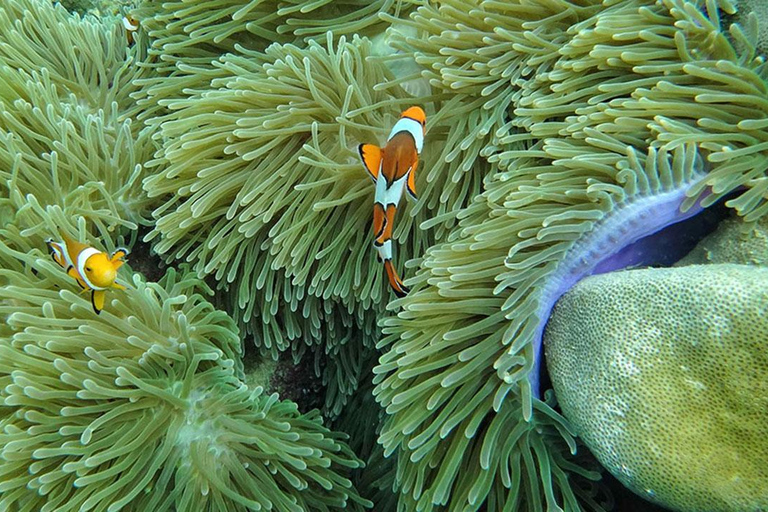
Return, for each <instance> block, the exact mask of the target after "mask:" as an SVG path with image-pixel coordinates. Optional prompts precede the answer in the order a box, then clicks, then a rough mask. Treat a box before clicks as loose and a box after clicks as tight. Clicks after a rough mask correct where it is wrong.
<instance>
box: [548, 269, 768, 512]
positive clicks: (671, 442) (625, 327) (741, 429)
mask: <svg viewBox="0 0 768 512" xmlns="http://www.w3.org/2000/svg"><path fill="white" fill-rule="evenodd" d="M766 287H768V268H763V267H755V266H746V265H732V264H716V265H702V266H686V267H680V268H674V269H645V270H632V271H625V272H615V273H610V274H604V275H601V276H594V277H590V278H588V279H585V280H584V281H582V282H581V283H579V284H578V285H576V287H574V288H573V290H571V291H569V292H568V293H567V294H566V295H565V296H563V298H562V299H560V301H559V302H558V304H557V306H556V308H555V311H554V312H553V314H552V317H551V318H550V320H549V323H548V326H547V334H546V349H547V364H548V367H549V370H550V375H551V378H552V383H553V386H554V388H555V391H556V393H557V398H558V401H559V403H560V406H561V408H562V410H563V413H564V414H565V416H566V417H567V418H568V420H569V421H570V422H571V424H572V425H573V428H574V429H575V431H576V432H577V433H578V435H579V437H581V438H582V439H583V440H584V442H585V443H586V444H587V445H588V446H589V448H590V450H591V451H592V453H594V454H595V456H596V457H597V458H598V460H600V462H601V463H602V464H603V465H604V466H605V467H606V468H608V470H609V471H611V473H613V474H614V475H615V476H616V477H617V478H618V479H619V480H620V481H622V482H623V483H624V484H625V485H627V486H628V487H629V488H630V489H632V490H634V491H635V492H636V493H637V494H639V495H641V496H643V497H645V498H647V499H649V500H651V501H654V502H656V503H660V504H662V505H664V506H666V507H668V508H670V509H672V510H680V511H696V510H710V511H713V512H714V511H734V512H736V511H744V510H762V509H765V508H766V507H768V498H766V496H768V472H767V471H766V468H765V464H764V461H765V460H766V457H768V442H767V441H766V439H767V436H766V435H767V434H768V427H766V425H767V424H768V412H766V411H768V409H767V408H766V405H768V387H767V386H766V377H767V376H768V356H766V353H765V340H766V339H768V321H766V319H767V318H768V315H766V312H768V296H766V294H765V290H766ZM585 376H588V378H585Z"/></svg>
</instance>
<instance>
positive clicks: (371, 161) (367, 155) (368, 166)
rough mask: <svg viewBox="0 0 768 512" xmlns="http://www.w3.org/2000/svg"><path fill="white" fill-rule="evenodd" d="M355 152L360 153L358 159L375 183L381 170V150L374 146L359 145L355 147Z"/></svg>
mask: <svg viewBox="0 0 768 512" xmlns="http://www.w3.org/2000/svg"><path fill="white" fill-rule="evenodd" d="M357 152H358V153H360V159H361V160H362V161H363V166H365V170H366V171H368V174H369V175H370V176H371V179H372V180H373V182H374V183H376V180H377V179H378V178H379V169H380V168H381V148H380V147H379V146H377V145H375V144H360V145H359V146H357Z"/></svg>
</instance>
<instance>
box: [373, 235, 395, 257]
mask: <svg viewBox="0 0 768 512" xmlns="http://www.w3.org/2000/svg"><path fill="white" fill-rule="evenodd" d="M376 250H377V251H378V253H379V258H381V259H382V260H391V259H392V239H389V240H386V241H385V242H384V243H383V244H381V245H377V246H376Z"/></svg>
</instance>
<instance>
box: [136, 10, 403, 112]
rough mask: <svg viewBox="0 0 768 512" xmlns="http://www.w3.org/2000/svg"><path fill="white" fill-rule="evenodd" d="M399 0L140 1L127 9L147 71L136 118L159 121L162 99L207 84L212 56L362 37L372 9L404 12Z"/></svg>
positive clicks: (374, 17) (212, 73)
mask: <svg viewBox="0 0 768 512" xmlns="http://www.w3.org/2000/svg"><path fill="white" fill-rule="evenodd" d="M409 3H410V1H409V2H403V1H401V0H333V1H328V0H317V1H310V2H307V1H304V0H281V1H279V2H278V1H276V0H248V1H245V2H244V1H241V0H200V1H197V2H195V3H194V5H190V3H189V2H187V1H184V0H173V1H168V2H158V1H155V0H141V1H139V2H138V7H137V8H136V9H134V10H133V11H132V13H133V15H134V17H135V19H136V20H137V21H138V22H139V23H140V30H139V32H140V34H142V35H143V34H146V35H147V36H148V39H149V47H148V54H149V56H150V59H149V61H148V63H147V66H148V67H150V68H152V70H153V71H154V72H153V73H152V75H151V76H150V77H148V78H147V79H145V80H140V81H138V82H137V84H139V85H141V86H142V90H141V92H140V93H139V94H138V96H137V97H138V104H139V105H140V106H142V108H143V112H142V113H141V115H140V117H141V118H142V119H146V120H147V122H148V123H150V124H157V123H159V122H161V121H162V120H163V119H164V116H163V114H165V113H166V112H167V111H166V110H165V109H164V108H163V107H166V106H167V104H168V102H169V101H177V100H179V99H181V98H185V97H187V96H188V94H189V91H192V90H197V89H204V88H206V87H208V85H209V83H210V80H211V78H213V77H216V76H220V73H219V72H218V66H217V59H218V58H219V57H220V56H222V55H225V54H230V53H231V54H233V55H247V54H248V51H256V52H262V51H264V50H265V49H266V48H267V47H268V46H269V45H270V44H272V43H283V44H287V43H294V44H298V45H302V46H303V45H304V43H306V42H307V41H310V40H313V39H319V40H324V39H325V37H326V32H327V31H329V30H332V31H333V33H334V34H335V35H336V36H340V35H343V34H349V35H350V36H351V35H352V34H361V33H365V32H370V31H373V30H375V29H376V28H377V27H381V25H382V22H381V20H380V19H379V13H388V14H390V15H394V16H399V15H401V14H404V13H405V12H407V11H408V8H409V5H408V4H409Z"/></svg>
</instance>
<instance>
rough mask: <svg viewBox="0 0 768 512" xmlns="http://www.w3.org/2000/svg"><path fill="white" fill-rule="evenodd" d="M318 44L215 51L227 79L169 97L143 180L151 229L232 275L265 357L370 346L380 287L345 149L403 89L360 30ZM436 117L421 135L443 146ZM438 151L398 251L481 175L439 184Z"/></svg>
mask: <svg viewBox="0 0 768 512" xmlns="http://www.w3.org/2000/svg"><path fill="white" fill-rule="evenodd" d="M327 45H328V46H327V47H323V46H321V45H320V44H319V43H316V42H314V41H310V42H309V46H308V49H301V48H299V47H297V46H293V45H273V46H270V47H269V48H268V49H267V50H266V51H265V53H264V54H259V53H252V54H251V53H249V54H248V55H247V58H246V57H239V56H235V55H228V56H225V57H223V58H222V59H221V61H220V66H221V68H222V70H225V71H226V72H227V77H226V78H225V77H222V78H217V79H215V80H213V82H212V84H211V86H212V88H211V89H210V90H206V91H201V92H199V93H196V94H194V95H193V96H192V97H191V98H189V99H182V100H178V101H173V102H170V103H169V104H168V106H169V109H170V112H171V114H169V115H168V117H167V119H166V120H165V121H164V122H163V124H162V131H161V133H162V136H163V138H164V139H165V141H166V142H165V144H164V147H163V151H162V153H161V156H162V159H161V160H158V161H159V162H160V163H162V165H163V166H165V168H164V169H163V170H162V172H159V173H157V174H156V175H154V176H151V177H149V178H147V179H146V180H145V182H144V186H145V189H146V190H147V192H148V193H149V196H150V197H151V198H164V199H165V200H166V203H165V204H164V205H162V206H161V207H159V208H157V209H156V211H155V212H154V216H155V218H156V227H155V229H154V230H153V231H152V232H151V233H150V234H149V235H148V237H147V240H151V241H153V246H154V248H155V250H156V251H158V253H161V254H164V255H166V257H167V258H169V259H170V260H179V259H186V260H187V261H191V262H193V264H194V266H195V269H196V270H197V271H198V273H199V275H201V276H204V275H213V276H214V277H215V278H216V280H217V281H219V283H220V286H222V287H224V286H227V287H229V293H228V294H226V300H227V302H228V304H229V307H230V308H231V311H232V312H233V314H234V316H235V317H236V318H237V319H238V321H240V322H241V325H243V326H244V329H245V330H246V331H247V332H250V333H252V334H253V335H254V337H255V341H256V344H257V345H258V346H259V347H260V348H261V350H262V351H264V352H267V353H270V354H272V356H273V357H276V355H277V353H278V351H284V350H286V349H288V348H291V350H292V351H293V353H294V357H296V358H298V357H300V356H301V355H302V354H303V353H304V351H305V350H306V349H307V347H312V346H318V345H320V346H321V347H322V352H325V354H327V355H328V356H329V357H331V358H334V359H336V360H337V361H341V360H342V359H340V357H344V356H339V357H337V353H338V349H337V348H335V347H341V346H343V345H344V344H346V345H348V346H349V349H350V350H355V351H357V353H358V354H360V353H361V347H360V345H361V344H362V346H367V347H369V348H370V347H371V346H372V345H373V341H372V338H373V336H374V334H375V322H376V318H377V316H378V314H380V313H381V312H383V309H384V304H385V303H386V300H387V298H388V297H387V296H385V295H384V294H385V293H389V291H388V288H387V287H386V286H385V284H384V279H383V272H382V269H381V265H380V264H379V263H378V262H377V261H376V259H375V256H374V252H373V251H372V250H371V236H370V222H371V220H370V219H371V210H372V202H373V199H372V196H373V186H372V185H371V182H370V179H369V177H368V175H367V174H366V172H365V170H364V169H363V167H362V165H361V164H360V162H359V159H358V157H357V155H356V150H355V148H356V145H357V144H358V143H359V142H361V141H373V142H379V141H380V140H381V139H382V138H383V137H384V136H385V135H386V132H387V130H388V129H389V128H390V127H391V125H392V124H393V123H394V121H395V120H396V118H397V116H398V115H399V113H400V111H401V110H402V109H404V108H405V106H408V105H410V104H412V102H413V99H412V98H410V97H409V95H408V94H407V93H406V92H405V91H403V90H402V89H397V88H389V89H387V90H386V91H379V90H378V88H376V87H375V85H376V84H379V83H385V82H386V81H387V80H388V79H389V78H390V76H391V75H389V73H388V70H387V68H386V67H385V66H384V65H383V64H381V63H378V62H371V61H369V60H368V59H367V57H368V56H369V55H370V53H371V44H370V42H369V41H368V40H366V39H360V38H357V37H355V38H353V40H352V41H349V42H347V41H346V40H345V39H344V38H341V40H340V41H339V43H338V44H336V45H335V44H334V43H333V42H332V40H331V39H330V36H329V39H328V42H327ZM430 129H431V128H430ZM444 130H445V126H443V127H442V128H441V129H438V130H436V131H435V133H434V134H430V135H428V137H432V138H434V139H436V140H435V144H436V145H439V140H440V138H441V136H442V135H441V134H443V133H444ZM430 140H432V139H430ZM440 158H441V156H440V153H439V152H432V151H429V150H425V162H424V169H425V173H424V174H426V175H427V176H426V179H425V178H419V179H418V187H419V191H420V194H422V197H423V198H425V199H423V200H422V201H420V202H419V203H418V204H417V205H415V206H414V207H413V209H412V211H410V212H409V211H408V210H407V209H406V211H405V212H403V213H401V214H400V215H399V217H398V220H397V227H396V231H395V239H396V241H397V244H398V252H397V260H398V261H400V262H403V261H406V260H407V259H408V258H409V257H410V256H411V255H416V254H419V253H421V252H422V251H423V250H425V249H426V247H428V246H429V245H431V244H432V243H433V242H434V240H435V237H436V236H438V234H439V233H440V232H441V230H443V231H444V229H445V226H446V225H450V222H451V221H450V219H449V217H451V216H452V214H453V212H455V211H457V210H458V209H459V208H460V207H461V206H462V205H464V204H465V202H466V200H467V198H468V197H471V195H472V194H473V193H474V191H477V190H479V188H480V178H481V177H482V171H483V170H484V169H485V168H484V167H483V166H479V170H480V172H467V173H463V174H462V176H458V177H454V178H455V179H454V180H453V183H452V184H451V185H450V186H449V185H443V182H442V181H441V179H442V176H441V173H448V172H451V170H452V165H449V164H443V163H442V162H441V160H440ZM441 188H442V190H441ZM433 216H434V217H433ZM435 217H437V218H435ZM427 220H429V221H430V222H429V226H424V224H426V222H424V224H422V227H426V229H423V230H421V229H417V228H416V225H418V223H419V222H420V221H427ZM230 283H231V284H230ZM348 340H351V341H349V342H348ZM346 357H347V360H348V361H350V363H352V362H353V361H357V363H355V364H356V365H357V366H356V367H355V366H353V365H352V364H350V365H345V366H344V368H343V372H344V373H345V375H355V374H356V373H359V368H360V365H361V364H362V363H361V361H362V360H361V359H360V358H359V357H357V356H346ZM355 368H357V370H355ZM326 380H329V379H326ZM355 385H356V384H355ZM350 389H354V387H351V388H350ZM342 394H343V395H346V394H348V391H344V392H343V393H342Z"/></svg>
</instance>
